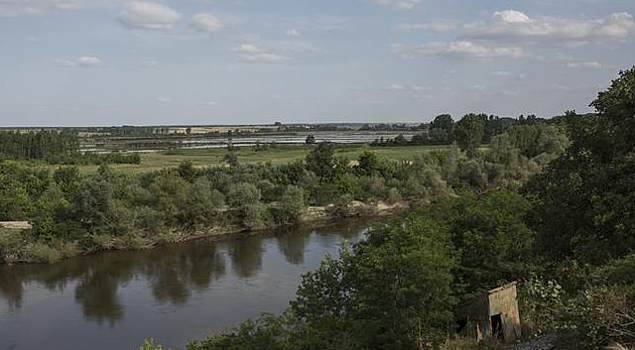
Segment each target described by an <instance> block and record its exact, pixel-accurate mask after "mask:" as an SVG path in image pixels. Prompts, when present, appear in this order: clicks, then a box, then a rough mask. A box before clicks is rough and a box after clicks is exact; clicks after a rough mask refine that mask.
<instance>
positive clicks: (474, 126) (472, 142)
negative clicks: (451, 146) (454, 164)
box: [454, 113, 484, 156]
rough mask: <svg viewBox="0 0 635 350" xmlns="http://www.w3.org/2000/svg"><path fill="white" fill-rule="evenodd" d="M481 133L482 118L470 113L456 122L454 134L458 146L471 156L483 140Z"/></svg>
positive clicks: (482, 129)
mask: <svg viewBox="0 0 635 350" xmlns="http://www.w3.org/2000/svg"><path fill="white" fill-rule="evenodd" d="M483 133H484V125H483V119H482V118H481V117H480V116H478V115H476V114H474V113H470V114H467V115H465V116H464V117H463V118H461V120H459V121H458V122H457V123H456V128H455V132H454V136H455V138H456V142H457V143H458V145H459V147H461V149H462V150H464V151H466V152H467V153H468V155H469V156H473V155H474V154H475V152H476V150H477V149H478V147H479V146H480V145H481V142H482V141H483Z"/></svg>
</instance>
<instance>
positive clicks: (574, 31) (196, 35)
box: [0, 0, 635, 126]
mask: <svg viewBox="0 0 635 350" xmlns="http://www.w3.org/2000/svg"><path fill="white" fill-rule="evenodd" d="M633 15H635V1H632V0H603V1H600V0H517V1H515V0H507V1H493V0H240V1H235V0H161V1H126V0H0V38H1V39H0V126H16V125H18V126H33V125H41V126H47V125H121V124H135V125H143V124H145V125H147V124H153V125H155V124H238V123H270V122H273V121H282V122H286V123H291V122H420V121H429V120H431V119H432V118H434V116H436V115H438V114H441V113H451V114H452V115H453V116H455V118H456V117H460V116H461V115H463V114H465V113H468V112H485V113H488V114H496V115H501V116H518V115H519V114H532V113H534V114H537V115H540V116H552V115H555V114H559V113H562V112H563V111H564V110H567V109H576V110H578V111H581V112H582V111H587V110H589V109H588V104H589V102H590V101H591V100H592V99H593V98H594V97H595V95H596V94H597V92H598V91H599V90H600V89H603V88H605V87H606V86H607V85H608V84H609V83H610V80H611V79H612V78H614V77H615V76H616V75H617V72H618V71H619V70H620V69H627V68H630V67H632V66H633V64H635V40H634V39H635V24H634V19H633Z"/></svg>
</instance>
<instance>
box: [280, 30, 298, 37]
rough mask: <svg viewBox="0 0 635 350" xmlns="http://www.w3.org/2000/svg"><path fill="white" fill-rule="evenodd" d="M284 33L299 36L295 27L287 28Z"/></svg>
mask: <svg viewBox="0 0 635 350" xmlns="http://www.w3.org/2000/svg"><path fill="white" fill-rule="evenodd" d="M284 35H286V36H291V37H299V36H301V34H300V32H299V31H298V30H297V29H295V28H291V29H289V30H287V31H286V32H284Z"/></svg>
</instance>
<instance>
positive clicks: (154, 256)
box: [0, 220, 367, 350]
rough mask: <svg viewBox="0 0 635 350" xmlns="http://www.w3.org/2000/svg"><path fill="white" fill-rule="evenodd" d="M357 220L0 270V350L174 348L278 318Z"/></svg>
mask: <svg viewBox="0 0 635 350" xmlns="http://www.w3.org/2000/svg"><path fill="white" fill-rule="evenodd" d="M365 227H367V222H364V221H359V220H357V221H341V222H338V223H337V224H334V225H332V226H328V227H324V228H319V229H311V228H306V227H304V228H303V227H293V228H283V229H277V230H272V231H266V232H263V233H258V234H256V235H244V236H243V235H241V236H239V237H232V238H227V239H224V240H221V241H210V240H197V241H193V242H188V243H183V244H174V245H169V246H163V247H160V248H158V249H154V250H145V251H119V252H106V253H99V254H94V255H90V256H84V257H78V258H74V259H69V260H65V261H62V262H60V263H57V264H53V265H12V266H6V265H4V266H0V350H23V349H24V350H44V349H46V350H50V349H63V350H73V349H82V350H84V349H91V350H101V349H103V350H126V349H130V350H133V349H137V348H138V347H139V346H140V345H141V342H142V340H143V338H155V339H157V342H159V343H161V344H163V345H164V346H170V347H173V348H177V349H184V348H185V345H186V343H187V341H188V340H191V339H203V338H205V337H206V336H208V335H210V334H211V333H213V332H215V331H222V330H225V329H227V328H228V327H231V326H233V325H235V324H237V323H239V322H241V321H244V320H245V319H247V318H250V317H251V318H253V317H257V316H258V315H260V313H261V312H272V313H279V312H281V311H282V310H283V309H284V308H285V307H286V306H287V305H288V302H289V300H291V299H292V298H293V295H294V293H295V291H296V289H297V287H298V285H299V283H300V282H301V275H302V274H304V273H305V272H307V271H308V270H312V269H315V268H317V267H318V266H319V264H320V261H321V259H322V258H323V257H324V255H325V254H327V253H330V254H331V255H333V256H337V253H338V250H339V247H340V245H341V243H342V240H343V239H347V240H348V241H349V242H351V243H353V242H356V241H359V240H360V239H361V238H362V237H363V232H364V231H365Z"/></svg>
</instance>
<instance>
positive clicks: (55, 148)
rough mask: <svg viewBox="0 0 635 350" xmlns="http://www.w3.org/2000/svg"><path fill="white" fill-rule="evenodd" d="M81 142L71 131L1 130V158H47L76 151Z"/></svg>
mask: <svg viewBox="0 0 635 350" xmlns="http://www.w3.org/2000/svg"><path fill="white" fill-rule="evenodd" d="M78 146H79V143H78V141H77V136H76V135H75V134H74V133H71V132H58V131H38V132H28V133H22V132H19V131H0V159H2V158H12V159H46V158H48V157H50V156H64V155H68V154H71V153H73V152H75V150H76V149H77V148H78Z"/></svg>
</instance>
